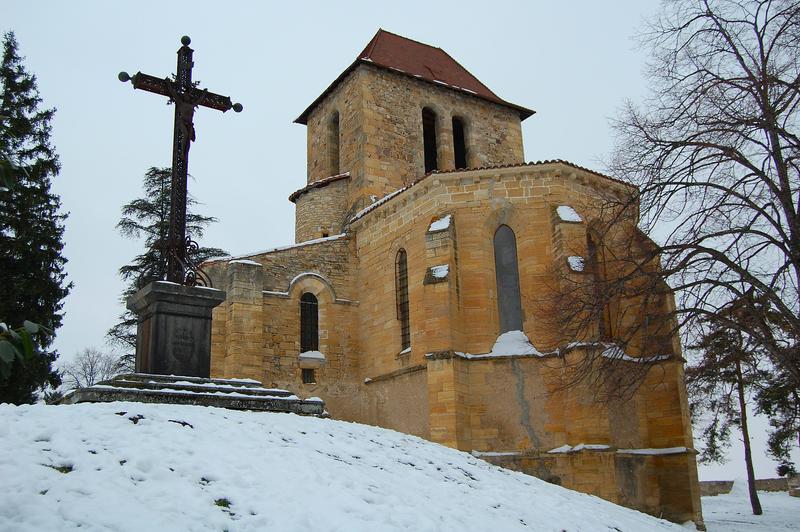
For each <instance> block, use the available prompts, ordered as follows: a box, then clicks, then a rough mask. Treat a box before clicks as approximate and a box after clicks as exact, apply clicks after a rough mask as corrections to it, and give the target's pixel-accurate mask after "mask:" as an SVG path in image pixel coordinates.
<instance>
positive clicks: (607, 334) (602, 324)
mask: <svg viewBox="0 0 800 532" xmlns="http://www.w3.org/2000/svg"><path fill="white" fill-rule="evenodd" d="M598 247H599V246H598V242H597V240H596V238H595V236H594V235H593V234H592V233H591V232H589V231H587V232H586V254H587V255H588V259H589V272H590V273H591V275H592V295H593V299H594V302H593V303H594V304H593V305H592V307H593V308H594V309H595V312H596V313H597V322H598V323H597V328H598V333H599V335H600V338H601V339H602V340H609V339H611V326H610V319H609V306H608V303H607V302H606V300H605V299H606V298H605V294H604V293H603V292H604V288H603V281H604V280H605V275H604V273H605V271H604V265H603V262H602V261H601V260H600V253H599V251H598Z"/></svg>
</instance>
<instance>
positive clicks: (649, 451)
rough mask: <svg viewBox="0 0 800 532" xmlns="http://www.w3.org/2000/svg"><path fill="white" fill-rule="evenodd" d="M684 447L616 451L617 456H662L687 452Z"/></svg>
mask: <svg viewBox="0 0 800 532" xmlns="http://www.w3.org/2000/svg"><path fill="white" fill-rule="evenodd" d="M688 451H689V449H688V448H686V447H661V448H655V449H617V453H618V454H644V455H651V456H654V455H662V454H681V453H685V452H688Z"/></svg>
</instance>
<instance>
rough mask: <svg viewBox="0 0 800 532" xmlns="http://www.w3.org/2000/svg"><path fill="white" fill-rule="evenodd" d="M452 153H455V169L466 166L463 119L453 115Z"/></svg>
mask: <svg viewBox="0 0 800 532" xmlns="http://www.w3.org/2000/svg"><path fill="white" fill-rule="evenodd" d="M453 154H454V155H455V163H456V170H461V169H463V168H466V167H467V141H466V136H465V134H464V121H463V120H462V119H460V118H458V117H453Z"/></svg>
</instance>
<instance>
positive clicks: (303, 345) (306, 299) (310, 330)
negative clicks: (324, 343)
mask: <svg viewBox="0 0 800 532" xmlns="http://www.w3.org/2000/svg"><path fill="white" fill-rule="evenodd" d="M306 351H319V303H317V297H316V296H315V295H314V294H312V293H310V292H306V293H305V294H303V295H302V296H301V297H300V352H301V353H305V352H306Z"/></svg>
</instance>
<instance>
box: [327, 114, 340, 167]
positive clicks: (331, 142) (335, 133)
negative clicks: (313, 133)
mask: <svg viewBox="0 0 800 532" xmlns="http://www.w3.org/2000/svg"><path fill="white" fill-rule="evenodd" d="M328 165H329V167H330V168H329V171H330V173H329V174H328V175H337V174H339V173H341V172H340V170H339V111H334V112H333V115H332V116H331V119H330V122H328Z"/></svg>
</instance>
